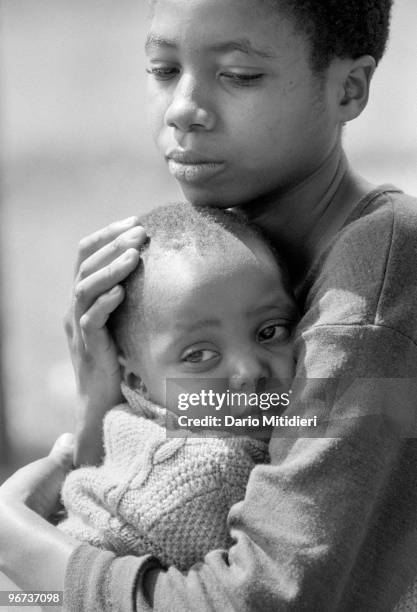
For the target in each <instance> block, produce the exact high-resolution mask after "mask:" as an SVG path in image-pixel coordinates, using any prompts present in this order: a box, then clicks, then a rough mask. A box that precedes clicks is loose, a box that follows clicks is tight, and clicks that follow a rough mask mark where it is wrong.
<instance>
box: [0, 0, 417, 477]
mask: <svg viewBox="0 0 417 612" xmlns="http://www.w3.org/2000/svg"><path fill="white" fill-rule="evenodd" d="M147 11H148V9H147V6H146V2H145V0H117V2H115V1H114V0H88V2H86V1H85V0H0V18H1V25H0V29H1V32H0V34H1V35H0V39H1V42H0V86H1V98H0V131H1V166H0V171H1V178H2V188H1V193H2V211H1V228H0V232H1V241H2V242H1V254H2V258H1V266H2V268H1V274H2V302H3V317H4V321H3V332H2V334H3V361H4V377H5V378H4V388H5V396H6V410H7V413H6V416H7V429H8V435H9V439H10V442H11V445H12V448H13V451H14V462H15V463H16V462H17V463H19V462H24V461H25V460H27V459H29V458H31V457H33V456H36V455H38V454H39V453H41V452H43V450H44V449H45V448H47V447H48V446H49V445H50V444H51V442H52V441H53V440H54V438H55V437H56V435H57V434H58V433H59V432H61V431H63V430H71V429H72V426H73V410H74V407H75V404H76V397H75V390H74V383H73V377H72V370H71V365H70V362H69V357H68V352H67V347H66V341H65V338H64V333H63V328H62V317H63V314H64V312H65V309H66V305H67V301H68V298H69V290H70V286H71V278H72V268H73V263H74V260H75V253H76V247H77V244H78V241H79V239H80V238H81V237H82V236H83V235H86V234H88V233H90V232H91V231H93V230H94V229H97V228H99V227H101V226H103V225H105V224H107V223H108V222H110V221H112V220H114V219H117V218H123V217H125V216H128V215H131V214H137V213H141V212H143V211H145V210H146V209H149V208H150V207H152V206H155V205H157V204H159V203H162V202H164V201H166V200H173V199H177V198H179V197H180V196H179V192H178V190H177V188H176V186H175V184H174V182H173V180H172V179H170V177H169V176H168V173H167V170H166V169H165V167H164V164H163V162H161V160H160V159H159V157H158V153H157V152H156V150H155V147H154V145H153V143H152V139H151V136H150V133H149V130H148V126H147V117H146V104H145V70H144V57H143V51H142V47H143V39H144V34H145V31H146V22H147ZM416 31H417V2H416V0H397V1H396V3H395V9H394V15H393V22H392V35H391V41H390V46H389V50H388V53H387V55H386V57H385V58H384V59H383V61H382V62H381V65H380V67H379V69H378V71H377V73H376V76H375V78H374V81H373V86H372V95H371V101H370V103H369V106H368V108H367V110H366V111H365V112H364V113H363V115H362V116H361V117H360V118H359V119H358V120H356V121H355V122H354V123H353V124H351V125H349V126H348V127H347V130H346V134H345V144H346V149H347V151H348V155H349V157H350V159H351V161H352V163H353V166H354V167H355V168H356V169H357V170H359V171H360V172H362V174H363V175H364V176H366V177H367V178H368V179H370V180H371V181H374V182H376V183H381V182H384V183H385V182H393V183H395V184H397V185H398V186H400V187H401V188H403V189H404V190H405V191H408V192H411V193H414V194H417V37H416ZM11 465H12V464H11ZM11 465H10V467H9V469H11Z"/></svg>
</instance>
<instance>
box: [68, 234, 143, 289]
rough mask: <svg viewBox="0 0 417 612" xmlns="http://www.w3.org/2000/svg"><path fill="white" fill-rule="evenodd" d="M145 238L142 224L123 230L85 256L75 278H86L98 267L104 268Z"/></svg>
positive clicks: (98, 268) (138, 245)
mask: <svg viewBox="0 0 417 612" xmlns="http://www.w3.org/2000/svg"><path fill="white" fill-rule="evenodd" d="M146 239H147V236H146V232H145V230H144V228H143V227H142V226H140V225H139V226H136V227H132V228H130V229H129V230H127V231H126V232H123V233H122V234H120V235H119V236H117V238H115V239H114V240H112V241H111V242H109V243H108V244H106V245H104V246H103V247H101V248H100V249H99V250H98V251H95V252H94V253H93V254H92V255H90V256H89V257H87V258H86V259H85V260H84V261H83V262H82V263H81V264H80V267H79V269H78V274H77V280H78V281H79V280H82V279H83V278H87V276H90V275H91V274H93V273H94V272H97V270H100V268H104V267H105V266H107V265H108V264H109V263H111V262H112V261H113V260H114V259H116V258H117V257H119V256H120V255H122V254H123V253H124V252H125V251H127V250H128V249H130V248H136V249H138V248H139V247H140V246H141V245H142V244H144V243H145V241H146Z"/></svg>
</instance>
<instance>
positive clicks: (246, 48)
mask: <svg viewBox="0 0 417 612" xmlns="http://www.w3.org/2000/svg"><path fill="white" fill-rule="evenodd" d="M208 50H209V51H214V52H217V53H229V52H231V51H240V52H241V53H245V54H246V55H258V56H259V57H264V58H274V57H276V55H275V54H274V53H273V52H272V51H269V50H267V49H261V48H259V47H255V46H254V45H253V44H252V43H251V42H250V40H249V39H248V38H240V39H239V40H230V41H225V42H221V43H218V44H215V45H210V47H208Z"/></svg>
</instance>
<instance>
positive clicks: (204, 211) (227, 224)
mask: <svg viewBox="0 0 417 612" xmlns="http://www.w3.org/2000/svg"><path fill="white" fill-rule="evenodd" d="M140 222H141V224H142V225H143V227H144V228H145V230H146V233H147V235H148V236H149V241H148V242H147V243H146V244H145V245H144V246H143V247H142V250H141V261H140V262H139V264H138V267H137V268H136V270H134V271H133V272H132V273H131V274H130V275H129V276H128V278H127V279H126V281H125V282H124V289H125V299H124V301H123V302H122V303H121V305H120V306H119V307H118V308H117V309H116V310H115V311H114V313H112V315H111V316H110V318H109V322H108V328H109V331H110V333H111V335H112V337H113V339H114V340H115V342H116V345H117V348H118V349H119V351H120V352H122V353H125V354H134V350H135V347H134V345H133V343H134V341H135V340H137V337H138V333H139V332H140V331H142V330H141V326H142V321H143V320H144V316H143V314H144V313H143V287H144V267H146V263H147V260H148V259H149V258H153V259H154V258H158V257H161V255H162V256H164V255H166V254H169V253H174V252H178V251H185V252H186V253H187V257H193V256H194V255H205V254H208V253H225V252H227V250H228V249H230V242H231V239H232V238H233V236H234V237H236V238H237V239H239V240H244V239H245V238H246V239H250V238H253V239H257V240H261V241H262V242H264V243H266V245H267V247H268V248H269V250H270V251H271V253H272V254H273V256H274V257H275V259H276V261H277V264H278V265H279V266H280V268H281V269H282V279H283V283H284V286H285V287H286V288H287V290H288V291H289V292H291V287H290V282H289V278H288V275H287V271H286V268H285V267H284V266H283V264H282V262H281V261H279V259H278V255H277V253H276V251H275V250H274V248H273V247H272V245H271V244H270V243H269V242H268V241H267V240H266V239H265V237H264V236H263V235H262V234H261V232H260V230H258V229H257V228H256V227H255V226H253V225H249V223H248V222H247V221H246V219H245V218H244V217H243V216H241V215H239V214H235V213H232V212H229V211H224V210H221V209H218V208H212V207H210V208H208V207H207V208H204V207H199V208H195V207H194V206H192V205H191V204H189V203H187V202H180V203H176V204H167V205H165V206H160V207H158V208H155V209H154V210H152V211H151V212H149V213H148V214H146V215H144V216H143V217H141V218H140Z"/></svg>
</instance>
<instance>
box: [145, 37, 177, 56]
mask: <svg viewBox="0 0 417 612" xmlns="http://www.w3.org/2000/svg"><path fill="white" fill-rule="evenodd" d="M177 46H178V45H177V43H176V42H175V41H174V40H169V39H168V38H164V37H163V36H159V34H155V32H149V34H148V35H147V37H146V42H145V51H146V52H147V51H150V50H151V49H154V48H156V49H157V48H160V47H168V48H170V49H176V48H177Z"/></svg>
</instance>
